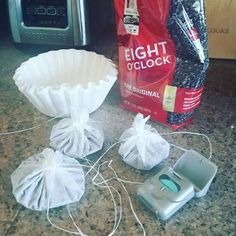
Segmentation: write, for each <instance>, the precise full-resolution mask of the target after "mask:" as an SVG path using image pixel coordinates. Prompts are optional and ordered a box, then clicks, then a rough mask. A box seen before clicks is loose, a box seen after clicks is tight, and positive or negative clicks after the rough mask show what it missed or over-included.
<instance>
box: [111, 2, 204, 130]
mask: <svg viewBox="0 0 236 236" xmlns="http://www.w3.org/2000/svg"><path fill="white" fill-rule="evenodd" d="M196 2H198V1H192V0H158V1H157V0H146V1H145V0H114V3H115V12H116V23H117V36H118V50H119V52H118V54H119V83H120V92H121V98H122V102H121V106H122V107H123V108H125V109H128V110H130V111H132V112H136V113H138V112H140V113H142V114H144V115H150V116H151V118H152V119H153V120H156V121H158V122H161V123H162V124H164V125H167V126H169V127H171V128H173V129H176V128H179V127H182V126H184V125H186V124H188V123H189V122H190V121H191V120H192V115H193V112H194V110H195V109H196V108H197V107H198V106H199V104H200V100H201V95H202V91H203V82H204V79H205V72H206V69H207V67H208V53H207V35H206V32H207V31H206V25H205V16H204V6H203V5H202V4H203V1H199V4H198V5H196Z"/></svg>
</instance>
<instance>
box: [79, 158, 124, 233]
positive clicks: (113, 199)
mask: <svg viewBox="0 0 236 236" xmlns="http://www.w3.org/2000/svg"><path fill="white" fill-rule="evenodd" d="M85 160H86V161H87V162H88V163H89V162H90V160H88V159H87V158H86V159H85ZM101 165H103V163H102V164H100V165H99V166H98V170H96V169H95V167H94V165H93V166H89V167H90V168H91V169H92V170H94V171H95V172H96V175H95V176H94V177H93V179H92V182H93V184H94V185H95V186H98V187H102V188H108V190H109V192H110V195H111V198H112V201H113V204H114V212H115V223H114V225H113V229H112V232H111V233H110V234H109V235H108V236H112V235H114V233H115V232H116V230H117V228H118V227H119V225H120V222H121V218H122V198H121V194H120V193H119V192H118V191H117V190H116V189H115V188H114V187H113V186H110V185H108V183H107V182H108V181H106V180H105V179H104V177H103V176H102V175H101V173H100V166H101ZM82 166H83V165H82ZM91 169H90V170H91ZM98 175H99V176H100V177H101V179H102V180H103V182H104V184H105V186H104V185H99V184H97V183H96V182H95V179H96V177H97V176H98ZM111 189H113V190H114V191H115V192H116V193H117V194H118V196H119V202H120V212H119V219H118V220H117V205H116V201H115V198H114V195H113V193H112V191H111Z"/></svg>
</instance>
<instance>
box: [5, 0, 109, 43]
mask: <svg viewBox="0 0 236 236" xmlns="http://www.w3.org/2000/svg"><path fill="white" fill-rule="evenodd" d="M108 5H109V1H108V0H8V10H9V18H10V27H11V32H12V37H13V40H14V42H16V43H33V44H44V45H64V46H84V45H88V44H89V43H90V42H91V39H92V38H93V37H94V36H95V33H97V32H98V29H100V30H101V29H102V28H104V27H105V25H106V23H107V22H108V20H107V19H106V18H105V17H104V16H106V15H109V14H107V13H109V8H108V7H109V6H108ZM107 11H108V12H107Z"/></svg>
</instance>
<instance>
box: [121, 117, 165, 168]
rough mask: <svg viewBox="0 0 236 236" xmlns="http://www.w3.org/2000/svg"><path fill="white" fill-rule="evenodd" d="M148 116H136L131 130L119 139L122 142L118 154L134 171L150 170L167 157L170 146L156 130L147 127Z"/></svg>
mask: <svg viewBox="0 0 236 236" xmlns="http://www.w3.org/2000/svg"><path fill="white" fill-rule="evenodd" d="M148 119H149V116H148V117H146V118H144V117H143V115H142V114H140V113H139V114H137V116H136V117H135V119H134V122H133V125H132V127H131V128H129V129H128V130H126V131H125V132H124V133H123V134H122V135H121V137H120V141H124V143H122V144H121V146H120V148H119V154H120V155H121V156H122V157H123V160H124V162H126V163H127V164H129V165H131V166H133V167H134V168H136V169H141V170H150V169H151V168H153V167H154V166H156V165H158V164H159V163H160V162H161V161H162V160H164V159H166V158H167V157H168V156H169V151H170V144H169V143H168V142H167V141H166V140H165V139H163V138H162V137H161V135H160V134H159V133H158V132H157V130H156V129H154V128H152V127H151V126H150V125H147V124H146V122H147V120H148Z"/></svg>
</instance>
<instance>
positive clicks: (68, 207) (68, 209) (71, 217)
mask: <svg viewBox="0 0 236 236" xmlns="http://www.w3.org/2000/svg"><path fill="white" fill-rule="evenodd" d="M67 211H68V214H69V216H70V219H71V220H72V222H73V225H74V226H75V228H76V229H77V230H78V232H79V233H80V234H81V235H84V236H87V235H86V234H83V232H82V231H81V229H80V228H79V227H78V225H77V224H76V223H75V220H74V218H73V216H72V214H71V212H70V204H68V205H67Z"/></svg>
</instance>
